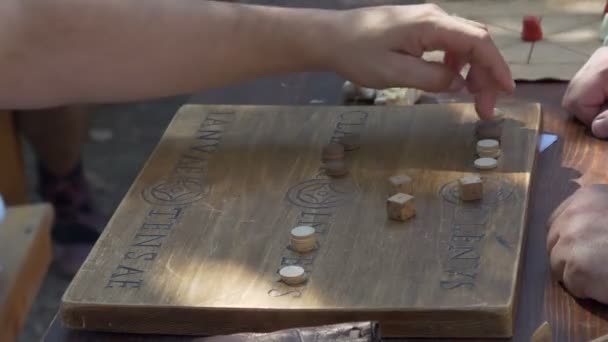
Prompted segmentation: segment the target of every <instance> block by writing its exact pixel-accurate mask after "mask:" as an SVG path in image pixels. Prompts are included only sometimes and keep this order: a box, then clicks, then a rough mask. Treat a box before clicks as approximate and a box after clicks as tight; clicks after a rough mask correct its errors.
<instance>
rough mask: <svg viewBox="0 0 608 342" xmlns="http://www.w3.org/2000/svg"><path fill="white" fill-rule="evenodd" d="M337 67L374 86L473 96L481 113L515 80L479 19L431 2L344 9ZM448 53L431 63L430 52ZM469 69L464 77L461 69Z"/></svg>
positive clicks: (510, 88) (487, 113) (488, 113)
mask: <svg viewBox="0 0 608 342" xmlns="http://www.w3.org/2000/svg"><path fill="white" fill-rule="evenodd" d="M342 13H343V14H342V16H341V20H338V21H337V25H336V27H337V32H338V36H339V37H340V36H341V37H342V38H339V39H335V44H337V46H335V47H334V49H333V51H336V56H335V59H334V62H333V63H334V69H336V70H337V71H338V72H339V73H340V74H341V75H343V76H344V77H346V78H347V79H349V80H352V81H354V82H355V83H358V84H361V85H364V86H367V87H371V88H377V89H381V88H388V87H408V88H417V89H422V90H426V91H435V92H437V91H450V90H451V91H456V90H460V89H462V88H464V87H467V88H468V90H469V91H470V92H472V93H474V94H475V99H476V101H475V102H476V109H477V111H478V113H479V114H480V116H481V117H483V118H489V117H490V116H491V115H492V113H493V108H494V105H495V102H496V97H497V95H498V93H500V92H512V91H513V90H514V88H515V84H514V83H513V80H512V78H511V73H510V71H509V67H508V66H507V64H506V62H505V61H504V59H503V58H502V56H501V54H500V52H499V51H498V49H497V48H496V46H495V45H494V43H493V42H492V39H491V38H490V36H489V33H488V32H487V30H486V29H485V26H483V25H482V24H480V23H476V22H474V21H470V20H466V19H463V18H459V17H455V16H451V15H448V14H447V13H445V12H444V11H443V10H441V9H440V8H439V7H437V6H435V5H431V4H426V5H413V6H383V7H375V8H365V9H357V10H351V11H345V12H342ZM436 50H441V51H445V52H446V59H445V61H444V63H438V62H427V61H425V60H423V59H422V58H421V57H422V54H423V53H424V52H427V51H436ZM466 64H470V66H471V68H470V71H469V73H468V76H467V78H466V80H465V79H463V78H462V77H461V76H460V69H462V67H463V66H464V65H466Z"/></svg>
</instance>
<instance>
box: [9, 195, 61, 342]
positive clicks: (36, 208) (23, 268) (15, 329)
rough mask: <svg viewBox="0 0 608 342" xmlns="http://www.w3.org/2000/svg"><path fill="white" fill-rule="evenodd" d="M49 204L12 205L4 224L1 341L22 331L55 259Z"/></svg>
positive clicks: (51, 216) (12, 337)
mask: <svg viewBox="0 0 608 342" xmlns="http://www.w3.org/2000/svg"><path fill="white" fill-rule="evenodd" d="M52 221H53V209H52V208H51V207H50V206H49V205H45V204H38V205H27V206H16V207H9V208H8V211H7V214H6V219H5V221H4V222H3V223H1V224H0V266H1V267H0V268H1V269H2V271H0V341H14V340H16V339H17V336H19V334H20V330H21V327H22V326H23V323H24V321H25V318H26V317H27V314H28V312H29V308H30V305H31V304H32V302H33V301H34V298H35V297H36V295H37V293H38V289H39V288H40V285H42V281H43V280H44V277H45V275H46V271H47V268H48V266H49V264H50V262H51V241H50V240H51V239H50V227H51V223H52Z"/></svg>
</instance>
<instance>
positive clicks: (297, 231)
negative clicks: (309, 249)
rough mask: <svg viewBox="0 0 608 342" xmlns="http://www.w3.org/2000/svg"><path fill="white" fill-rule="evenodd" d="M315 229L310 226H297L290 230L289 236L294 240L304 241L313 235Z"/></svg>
mask: <svg viewBox="0 0 608 342" xmlns="http://www.w3.org/2000/svg"><path fill="white" fill-rule="evenodd" d="M315 232H316V230H315V228H313V227H310V226H298V227H295V228H294V229H292V230H291V236H292V237H293V238H295V239H306V238H309V237H311V236H312V235H314V234H315Z"/></svg>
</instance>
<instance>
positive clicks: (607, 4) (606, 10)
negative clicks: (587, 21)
mask: <svg viewBox="0 0 608 342" xmlns="http://www.w3.org/2000/svg"><path fill="white" fill-rule="evenodd" d="M606 13H608V1H606V6H604V14H606Z"/></svg>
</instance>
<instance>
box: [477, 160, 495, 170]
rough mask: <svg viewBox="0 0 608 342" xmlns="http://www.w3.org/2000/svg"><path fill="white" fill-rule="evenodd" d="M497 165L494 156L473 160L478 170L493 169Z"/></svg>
mask: <svg viewBox="0 0 608 342" xmlns="http://www.w3.org/2000/svg"><path fill="white" fill-rule="evenodd" d="M497 165H498V161H496V159H494V158H479V159H476V160H475V167H476V168H478V169H480V170H489V169H493V168H495V167H496V166H497Z"/></svg>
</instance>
